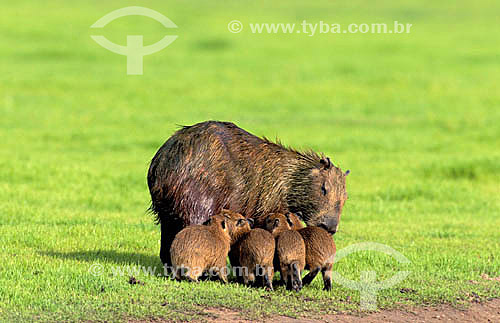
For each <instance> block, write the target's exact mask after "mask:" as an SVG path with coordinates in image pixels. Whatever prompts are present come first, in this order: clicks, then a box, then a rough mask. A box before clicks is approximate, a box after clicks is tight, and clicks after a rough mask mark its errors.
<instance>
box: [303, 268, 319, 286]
mask: <svg viewBox="0 0 500 323" xmlns="http://www.w3.org/2000/svg"><path fill="white" fill-rule="evenodd" d="M320 270H321V267H316V268H314V269H311V270H310V271H309V272H308V273H307V275H305V276H304V278H303V279H302V284H303V285H309V284H310V283H311V282H312V281H313V280H314V278H315V277H316V275H317V274H318V273H319V271H320Z"/></svg>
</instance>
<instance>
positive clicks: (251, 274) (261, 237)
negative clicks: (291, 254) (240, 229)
mask: <svg viewBox="0 0 500 323" xmlns="http://www.w3.org/2000/svg"><path fill="white" fill-rule="evenodd" d="M274 249H275V243H274V238H273V236H272V235H271V234H270V233H269V232H267V231H266V230H263V229H253V230H251V231H249V232H247V233H246V234H244V235H243V236H242V237H241V238H240V239H239V240H238V241H237V242H236V243H235V244H234V246H233V247H231V251H230V253H229V259H230V260H231V265H232V266H233V269H238V270H239V271H240V272H239V275H238V276H241V277H242V278H243V282H244V283H245V284H246V285H249V284H254V283H255V282H256V276H258V277H259V278H262V285H264V287H266V288H267V289H269V290H273V284H272V280H273V275H274V269H273V258H274ZM236 267H239V268H236Z"/></svg>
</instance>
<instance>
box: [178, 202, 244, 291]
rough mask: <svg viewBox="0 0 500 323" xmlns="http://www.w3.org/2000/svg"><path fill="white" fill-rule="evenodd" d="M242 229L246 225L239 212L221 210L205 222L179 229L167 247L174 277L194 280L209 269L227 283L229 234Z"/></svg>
mask: <svg viewBox="0 0 500 323" xmlns="http://www.w3.org/2000/svg"><path fill="white" fill-rule="evenodd" d="M245 228H248V229H249V228H250V227H249V224H248V221H247V220H246V219H245V218H244V217H243V216H242V215H241V214H237V213H233V212H229V211H227V210H223V211H222V212H221V213H219V214H218V215H215V216H213V217H212V218H211V219H210V221H208V223H207V225H192V226H189V227H187V228H184V229H183V230H181V231H180V232H179V233H178V234H177V235H176V236H175V239H174V241H173V242H172V245H171V248H170V255H171V261H172V266H173V268H174V270H173V274H174V278H176V279H177V280H180V279H181V278H182V277H185V278H187V279H189V280H191V281H198V278H199V277H200V276H201V275H202V274H203V273H204V272H207V271H211V273H214V274H216V275H217V276H218V277H219V278H220V279H221V280H222V281H223V282H225V283H227V270H226V269H227V268H226V258H227V256H228V253H229V249H230V245H231V242H232V239H231V237H234V236H235V233H238V232H239V231H240V230H245Z"/></svg>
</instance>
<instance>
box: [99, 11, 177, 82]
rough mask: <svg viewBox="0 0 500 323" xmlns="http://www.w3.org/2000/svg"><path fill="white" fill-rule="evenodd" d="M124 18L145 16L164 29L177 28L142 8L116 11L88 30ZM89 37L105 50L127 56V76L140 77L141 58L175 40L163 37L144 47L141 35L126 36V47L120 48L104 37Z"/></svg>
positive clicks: (161, 16) (170, 37) (170, 22)
mask: <svg viewBox="0 0 500 323" xmlns="http://www.w3.org/2000/svg"><path fill="white" fill-rule="evenodd" d="M125 16H146V17H149V18H152V19H154V20H156V21H158V22H159V23H161V24H162V25H163V26H165V28H177V25H176V24H174V23H173V22H172V20H170V19H168V18H167V17H165V16H164V15H162V14H161V13H159V12H158V11H155V10H152V9H148V8H144V7H126V8H121V9H117V10H115V11H112V12H110V13H108V14H107V15H105V16H104V17H102V18H101V19H99V20H97V21H96V22H95V23H94V24H93V25H92V26H90V28H102V27H104V26H106V25H107V24H108V23H110V22H111V21H113V20H115V19H117V18H120V17H125ZM90 37H91V38H92V39H93V40H94V41H95V42H96V43H98V44H99V45H101V46H102V47H104V48H106V49H107V50H109V51H112V52H113V53H117V54H120V55H125V56H127V74H128V75H142V61H143V57H144V56H146V55H150V54H153V53H156V52H159V51H160V50H162V49H164V48H165V47H167V46H168V45H170V44H171V43H173V41H174V40H176V39H177V36H165V37H163V39H161V40H160V41H158V42H156V43H154V44H152V45H148V46H144V44H143V36H142V35H127V46H121V45H118V44H115V43H112V42H110V41H109V40H108V39H107V38H106V37H104V36H97V35H92V36H90Z"/></svg>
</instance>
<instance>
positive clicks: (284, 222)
mask: <svg viewBox="0 0 500 323" xmlns="http://www.w3.org/2000/svg"><path fill="white" fill-rule="evenodd" d="M264 228H265V229H266V230H267V231H269V232H271V234H272V235H273V237H277V236H278V235H279V234H280V233H281V232H283V231H287V230H290V229H291V227H290V223H289V222H288V219H287V217H286V216H285V215H284V214H281V213H271V214H269V215H268V216H267V217H266V220H265V221H264Z"/></svg>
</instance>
